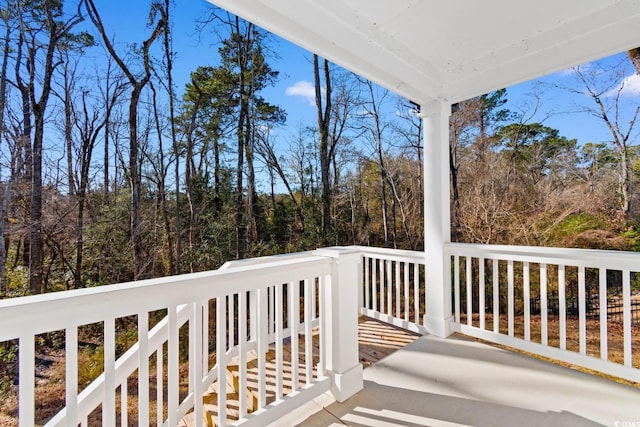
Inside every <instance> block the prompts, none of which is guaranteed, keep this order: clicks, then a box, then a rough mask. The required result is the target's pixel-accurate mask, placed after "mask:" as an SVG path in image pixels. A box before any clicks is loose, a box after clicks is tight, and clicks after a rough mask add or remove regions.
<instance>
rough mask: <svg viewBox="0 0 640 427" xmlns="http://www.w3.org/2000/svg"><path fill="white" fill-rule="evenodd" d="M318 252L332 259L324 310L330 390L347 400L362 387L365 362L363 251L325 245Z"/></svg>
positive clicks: (342, 399)
mask: <svg viewBox="0 0 640 427" xmlns="http://www.w3.org/2000/svg"><path fill="white" fill-rule="evenodd" d="M315 254H316V255H320V256H326V257H329V258H332V259H333V262H332V267H331V273H330V274H329V275H328V277H327V278H326V281H325V286H324V290H323V291H324V292H325V299H324V300H325V301H326V311H325V312H323V313H321V317H322V319H323V327H325V328H326V331H325V332H326V337H327V339H326V348H325V349H324V351H325V354H326V359H325V360H326V369H327V372H328V374H329V376H330V377H331V392H332V394H333V396H334V397H335V399H336V400H337V401H339V402H344V401H345V400H346V399H348V398H349V397H351V396H353V395H354V394H356V393H357V392H358V391H360V390H362V388H363V380H362V365H361V364H360V361H359V357H358V308H359V304H360V292H359V288H360V284H361V281H359V279H360V270H361V268H362V254H361V253H360V251H359V250H358V249H356V248H348V247H345V248H339V247H334V248H324V249H319V250H317V251H315Z"/></svg>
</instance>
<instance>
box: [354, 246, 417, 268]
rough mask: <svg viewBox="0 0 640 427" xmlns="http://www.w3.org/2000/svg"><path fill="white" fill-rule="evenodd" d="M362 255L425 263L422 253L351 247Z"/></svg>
mask: <svg viewBox="0 0 640 427" xmlns="http://www.w3.org/2000/svg"><path fill="white" fill-rule="evenodd" d="M353 247H354V248H356V249H358V250H359V251H361V252H362V253H363V254H364V255H367V256H371V257H379V258H385V259H393V260H402V261H404V260H407V261H410V262H417V263H422V264H424V263H425V254H424V252H422V251H410V250H404V249H391V248H376V247H371V246H353Z"/></svg>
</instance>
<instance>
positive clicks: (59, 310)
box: [0, 249, 362, 426]
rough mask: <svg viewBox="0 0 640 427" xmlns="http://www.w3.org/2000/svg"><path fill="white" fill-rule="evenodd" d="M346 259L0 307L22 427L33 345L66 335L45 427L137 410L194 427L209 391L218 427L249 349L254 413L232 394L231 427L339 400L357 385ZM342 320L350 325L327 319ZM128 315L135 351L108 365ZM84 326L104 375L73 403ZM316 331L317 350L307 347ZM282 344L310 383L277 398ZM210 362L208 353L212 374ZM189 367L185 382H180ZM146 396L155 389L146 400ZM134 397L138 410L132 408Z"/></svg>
mask: <svg viewBox="0 0 640 427" xmlns="http://www.w3.org/2000/svg"><path fill="white" fill-rule="evenodd" d="M353 252H354V251H353V250H351V251H350V250H340V249H334V250H331V249H329V250H321V251H318V252H317V254H310V253H309V254H304V255H303V256H294V257H284V258H278V259H273V258H269V259H266V260H262V261H255V260H254V261H252V262H249V263H246V264H245V265H242V264H238V265H233V266H229V267H228V268H226V269H224V270H219V271H213V272H206V273H196V274H190V275H184V276H177V277H168V278H163V279H154V280H146V281H140V282H134V283H125V284H119V285H111V286H104V287H100V288H93V289H85V290H77V291H69V292H61V293H56V294H48V295H39V296H33V297H24V298H16V299H11V300H5V301H0V343H1V342H5V341H9V340H16V339H17V340H18V342H19V391H18V395H19V423H20V425H21V426H27V425H28V426H31V425H33V424H34V421H35V412H36V404H37V402H35V386H34V383H35V356H36V345H35V342H36V337H37V336H39V335H41V334H45V333H48V332H54V331H63V332H64V337H65V364H66V377H65V383H66V387H65V390H66V407H65V408H64V409H63V410H62V411H61V412H60V413H59V414H58V415H56V416H55V417H54V418H52V419H51V420H49V422H48V424H47V425H56V426H57V425H74V426H76V425H78V424H82V425H87V424H88V423H89V422H90V420H91V419H92V418H91V417H92V416H94V417H95V416H97V417H98V418H99V417H100V416H101V423H102V424H103V425H116V418H118V417H119V418H120V420H119V421H120V424H121V425H127V422H128V416H129V413H130V412H137V414H138V420H137V422H138V424H139V425H149V424H150V423H151V424H157V425H168V426H175V425H177V424H178V421H179V420H180V419H181V418H182V417H183V416H184V415H185V414H187V413H188V412H194V420H195V423H196V424H195V425H202V424H203V420H204V417H205V408H204V404H203V399H202V396H203V395H204V394H205V393H206V392H207V389H208V388H209V387H211V386H213V387H217V389H216V390H214V391H213V393H212V394H213V395H217V402H216V404H217V408H218V409H217V412H218V414H217V419H216V425H218V426H223V425H226V424H227V413H226V407H227V405H226V403H227V402H226V394H227V393H226V383H227V381H226V378H227V372H226V371H227V365H228V364H229V363H230V361H231V360H232V359H233V360H234V363H236V364H237V365H238V373H237V375H238V382H239V390H244V389H246V385H247V371H248V369H247V356H248V354H249V353H250V352H251V351H254V352H255V356H256V357H257V365H258V375H257V382H258V386H257V408H252V409H253V411H251V410H249V409H248V406H250V405H248V403H249V402H247V393H243V392H241V393H238V394H239V398H238V400H239V402H238V405H239V408H237V412H238V415H237V418H238V421H237V422H235V424H242V425H247V426H251V425H263V424H265V423H268V422H270V421H273V420H275V419H277V418H278V417H279V416H281V415H283V414H284V413H286V412H287V411H289V410H291V409H293V408H295V407H297V406H299V405H300V404H302V403H304V402H306V401H309V400H311V399H313V398H314V397H316V396H318V395H319V394H321V393H323V392H325V391H327V390H329V389H331V390H332V391H333V393H334V395H335V396H336V397H337V398H338V399H339V400H344V399H345V398H347V397H348V396H350V395H351V394H353V393H354V392H356V391H357V390H359V388H361V384H362V377H361V372H362V371H361V367H360V366H359V364H358V359H357V342H356V340H355V334H356V330H357V319H356V317H357V315H356V309H357V291H356V289H355V287H349V286H339V283H340V280H341V278H342V280H346V277H349V276H350V277H353V276H355V275H356V273H355V272H356V271H357V260H358V258H357V255H355V256H354V255H353ZM341 257H342V258H341ZM350 257H351V258H350ZM343 259H344V260H345V261H344V262H341V261H342V260H343ZM353 260H356V263H355V264H356V266H354V265H351V264H353ZM347 261H349V262H347ZM338 264H340V265H338ZM307 296H309V297H307ZM349 304H351V305H352V307H351V309H350V310H345V308H347V307H349ZM163 310H164V312H165V313H166V317H165V318H164V319H162V320H160V321H159V322H158V323H157V324H156V325H155V326H154V327H153V328H151V330H149V321H150V314H154V313H158V312H160V313H161V312H162V311H163ZM345 311H351V312H352V314H353V316H349V315H347V316H345V315H336V314H335V313H336V312H345ZM131 316H135V317H136V322H137V334H138V342H137V343H136V344H134V345H133V346H131V348H129V349H128V350H127V351H126V352H124V354H123V355H122V356H120V357H119V358H118V359H117V360H116V344H117V340H118V331H117V330H116V322H117V321H118V319H122V318H129V319H130V318H131ZM92 324H99V325H100V327H99V329H101V330H102V331H103V337H102V338H103V343H104V344H103V347H104V350H103V351H104V353H103V354H104V371H103V373H102V374H101V375H100V376H99V377H98V378H97V379H96V380H95V381H94V382H93V383H91V384H90V385H89V386H87V387H86V388H85V389H84V390H82V392H81V393H78V350H79V345H78V331H79V328H81V327H83V325H92ZM316 333H317V334H319V338H318V339H317V341H319V343H318V344H317V346H318V348H319V350H314V347H313V346H312V342H313V339H312V336H313V334H316ZM345 334H351V335H352V336H350V337H349V336H346V335H345ZM299 337H302V338H303V339H304V340H305V348H304V350H303V351H302V353H304V355H302V354H299V353H298V352H299V350H298V340H299ZM286 338H290V340H287V344H284V343H285V339H286ZM289 343H290V348H288V350H289V352H290V354H291V355H290V358H291V367H290V369H291V375H292V378H298V375H299V373H300V371H302V370H305V371H306V373H305V377H304V380H303V381H302V382H303V385H299V384H298V382H297V381H292V385H291V386H290V387H288V388H287V391H285V387H284V385H283V377H282V372H283V369H282V367H283V360H284V357H285V356H284V352H285V351H284V350H285V349H283V345H287V346H288V345H289ZM210 344H211V345H210ZM270 345H271V346H272V347H273V349H274V352H275V362H274V363H275V385H273V384H270V385H269V387H270V390H271V391H273V392H274V394H275V401H274V402H272V403H270V404H267V401H266V393H267V386H268V385H267V384H266V372H265V369H266V368H265V365H266V360H265V354H266V353H267V349H268V347H269V346H270ZM351 347H353V348H355V351H354V349H353V348H351ZM332 348H333V349H335V348H342V349H345V350H346V353H345V352H344V351H341V352H338V351H332ZM314 351H316V352H317V353H316V355H315V356H316V360H319V361H318V362H315V363H314V359H313V356H314V354H313V353H314ZM210 354H215V363H213V364H211V362H210V359H211V358H210ZM299 358H301V359H302V362H301V365H302V366H298V362H297V361H298V359H299ZM185 359H186V360H185ZM181 361H182V362H181ZM356 365H357V366H356ZM185 366H187V372H188V374H187V376H188V378H187V379H186V384H185V381H182V382H181V375H183V374H184V370H185ZM314 372H315V374H314ZM337 377H342V378H338V381H336V378H337ZM217 379H221V380H220V381H217V382H216V380H217ZM130 380H137V383H138V387H137V389H138V390H137V393H136V392H135V390H129V389H128V383H129V381H130ZM151 386H154V387H155V389H156V393H155V401H153V402H152V401H151V399H149V396H150V390H151ZM132 395H133V397H135V399H136V400H137V401H136V402H135V408H130V404H129V401H130V399H131V397H132ZM152 403H153V404H152ZM251 406H252V405H251ZM131 409H135V410H131ZM100 412H101V414H100ZM99 419H100V418H99ZM151 420H153V421H151Z"/></svg>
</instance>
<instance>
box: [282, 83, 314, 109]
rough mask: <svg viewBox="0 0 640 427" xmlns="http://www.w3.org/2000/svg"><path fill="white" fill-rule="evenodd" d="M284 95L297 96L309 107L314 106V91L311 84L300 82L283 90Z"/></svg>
mask: <svg viewBox="0 0 640 427" xmlns="http://www.w3.org/2000/svg"><path fill="white" fill-rule="evenodd" d="M284 94H285V95H287V96H297V97H300V98H302V99H304V100H306V101H307V102H308V103H309V105H311V106H313V105H316V90H315V88H314V87H313V84H312V83H311V82H308V81H306V80H301V81H299V82H296V83H294V84H293V85H292V86H289V87H288V88H286V89H285V91H284Z"/></svg>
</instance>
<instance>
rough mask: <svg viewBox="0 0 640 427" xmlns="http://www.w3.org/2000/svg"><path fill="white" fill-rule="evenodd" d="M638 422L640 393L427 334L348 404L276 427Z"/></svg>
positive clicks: (306, 411) (302, 411)
mask: <svg viewBox="0 0 640 427" xmlns="http://www.w3.org/2000/svg"><path fill="white" fill-rule="evenodd" d="M341 425H350V426H356V427H360V426H372V427H373V426H385V427H390V426H411V427H417V426H447V427H450V426H486V427H495V426H536V427H538V426H581V427H582V426H615V427H640V390H639V389H636V388H633V387H629V386H625V385H621V384H617V383H614V382H611V381H608V380H605V379H603V378H599V377H596V376H593V375H589V374H586V373H583V372H579V371H576V370H573V369H569V368H565V367H562V366H558V365H554V364H551V363H547V362H544V361H541V360H538V359H534V358H531V357H528V356H524V355H520V354H516V353H512V352H509V351H506V350H502V349H498V348H495V347H491V346H488V345H485V344H482V343H478V342H474V341H470V340H466V339H464V338H459V337H453V338H449V339H446V340H445V339H441V338H437V337H433V336H423V337H420V338H419V339H418V340H416V341H414V342H412V343H411V344H409V345H407V346H406V347H404V348H402V349H400V350H398V351H396V352H395V353H393V354H391V355H389V356H387V357H386V358H384V359H382V360H380V361H379V362H377V363H376V364H374V365H373V366H371V367H369V368H367V369H365V371H364V389H363V390H362V391H361V392H359V393H358V394H356V395H355V396H353V397H352V398H350V399H349V400H347V401H346V402H344V403H337V402H335V401H334V400H333V399H332V398H331V397H329V396H328V395H323V396H321V397H319V398H318V399H316V400H315V401H313V402H310V403H308V404H307V405H305V406H303V407H300V408H298V409H297V410H296V411H293V412H291V413H290V414H289V415H288V416H287V417H286V418H283V419H281V420H279V421H278V422H276V423H274V424H272V426H323V427H324V426H327V427H336V426H341Z"/></svg>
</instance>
